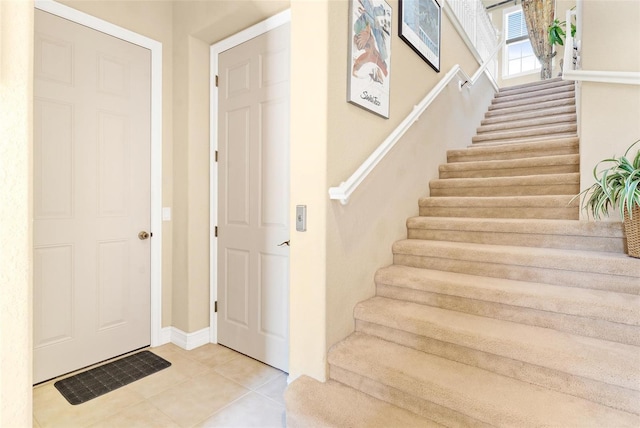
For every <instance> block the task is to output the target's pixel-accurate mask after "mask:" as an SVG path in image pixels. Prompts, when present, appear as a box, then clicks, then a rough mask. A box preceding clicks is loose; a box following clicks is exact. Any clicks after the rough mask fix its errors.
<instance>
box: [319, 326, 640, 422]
mask: <svg viewBox="0 0 640 428" xmlns="http://www.w3.org/2000/svg"><path fill="white" fill-rule="evenodd" d="M329 364H330V373H331V377H332V378H333V379H335V380H338V381H344V382H345V383H347V384H349V385H350V386H352V387H355V388H363V387H365V386H368V387H369V388H368V389H369V390H370V391H371V393H372V394H373V395H375V394H377V395H379V396H384V397H385V398H387V399H388V400H389V401H392V402H407V403H412V404H413V406H415V407H419V406H420V404H421V402H431V403H434V404H436V405H439V406H442V407H443V408H446V409H450V410H452V411H454V412H457V413H459V414H461V415H466V416H467V417H469V418H471V419H473V420H475V421H479V422H483V423H485V424H490V425H492V426H505V427H516V426H517V427H533V426H576V427H577V426H580V427H602V426H616V427H627V426H630V427H637V426H638V423H640V418H639V417H638V416H637V415H633V414H630V413H627V412H623V411H619V410H615V409H612V408H610V407H606V406H602V405H598V404H596V403H594V402H591V401H587V400H584V399H580V398H577V397H574V396H570V395H567V394H562V393H559V392H555V391H550V390H547V389H544V388H541V387H538V386H535V385H531V384H529V383H526V382H522V381H518V380H516V379H512V378H509V377H506V376H502V375H498V374H495V373H491V372H488V371H486V370H482V369H478V368H476V367H472V366H469V365H466V364H460V363H457V362H454V361H451V360H447V359H444V358H440V357H436V356H433V355H429V354H426V353H424V352H421V351H417V350H415V349H411V348H407V347H405V346H400V345H397V344H395V343H391V342H388V341H385V340H381V339H378V338H375V337H372V336H369V335H365V334H361V333H354V334H352V335H351V336H349V337H348V338H346V339H345V340H344V341H342V342H340V343H338V344H337V345H335V346H334V347H333V348H332V349H331V350H330V352H329Z"/></svg>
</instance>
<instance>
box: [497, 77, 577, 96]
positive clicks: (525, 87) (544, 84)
mask: <svg viewBox="0 0 640 428" xmlns="http://www.w3.org/2000/svg"><path fill="white" fill-rule="evenodd" d="M565 85H571V86H575V83H574V82H570V81H567V80H562V79H560V78H555V79H549V80H539V81H536V82H532V83H523V84H521V85H513V86H507V87H504V88H500V91H499V92H498V94H502V95H505V94H516V93H523V92H532V91H537V90H540V89H545V88H553V87H558V86H565Z"/></svg>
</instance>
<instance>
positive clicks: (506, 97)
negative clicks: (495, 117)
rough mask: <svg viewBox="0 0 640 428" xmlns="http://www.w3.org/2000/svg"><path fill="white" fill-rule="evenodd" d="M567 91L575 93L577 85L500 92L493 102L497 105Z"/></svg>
mask: <svg viewBox="0 0 640 428" xmlns="http://www.w3.org/2000/svg"><path fill="white" fill-rule="evenodd" d="M566 92H573V93H574V94H575V87H574V86H573V85H565V86H557V87H553V88H544V89H542V88H541V89H538V90H537V91H534V92H523V93H519V94H507V93H498V94H497V95H496V96H495V98H494V99H493V100H492V101H491V104H494V105H497V104H501V103H505V102H511V101H520V100H530V99H532V98H539V97H546V96H549V95H556V94H563V93H566Z"/></svg>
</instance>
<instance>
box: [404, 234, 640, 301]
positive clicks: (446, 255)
mask: <svg viewBox="0 0 640 428" xmlns="http://www.w3.org/2000/svg"><path fill="white" fill-rule="evenodd" d="M393 254H394V258H393V260H394V263H395V264H400V265H405V266H412V267H418V268H424V269H436V270H446V271H450V272H461V273H469V274H472V275H486V276H491V277H497V278H507V279H515V280H521V281H530V282H542V283H546V284H555V285H564V286H567V287H578V288H592V289H600V290H605V291H615V292H620V293H628V294H636V295H637V294H640V281H638V265H637V261H636V260H634V259H632V258H631V257H627V256H626V255H624V254H617V253H605V252H596V251H576V250H560V249H554V248H535V247H516V246H508V245H483V244H472V243H458V242H446V241H423V240H419V239H407V240H402V241H397V242H395V243H394V244H393Z"/></svg>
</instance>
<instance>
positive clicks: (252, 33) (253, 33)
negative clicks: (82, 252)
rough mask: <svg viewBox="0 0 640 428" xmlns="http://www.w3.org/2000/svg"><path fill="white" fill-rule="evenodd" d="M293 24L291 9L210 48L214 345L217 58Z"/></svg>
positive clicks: (212, 323)
mask: <svg viewBox="0 0 640 428" xmlns="http://www.w3.org/2000/svg"><path fill="white" fill-rule="evenodd" d="M288 22H291V10H290V9H287V10H285V11H282V12H280V13H278V14H276V15H274V16H272V17H270V18H267V19H266V20H264V21H262V22H259V23H257V24H255V25H253V26H251V27H249V28H247V29H245V30H242V31H240V32H239V33H236V34H234V35H233V36H230V37H228V38H226V39H224V40H221V41H219V42H217V43H215V44H213V45H211V47H210V50H209V52H210V57H211V58H210V61H211V63H210V74H211V75H210V76H209V77H210V83H209V87H210V96H209V97H210V108H209V112H210V117H209V124H210V125H209V129H210V133H211V134H210V156H211V159H210V161H209V165H210V172H209V181H210V187H209V192H210V198H209V201H210V207H209V212H210V215H209V217H210V221H211V223H210V230H211V236H210V239H209V257H210V259H209V266H210V267H209V300H210V302H209V335H210V341H211V343H218V314H217V312H215V302H216V300H218V242H217V239H216V236H215V233H214V230H215V227H216V225H217V224H218V164H217V163H216V152H217V150H218V88H217V86H216V76H217V75H218V55H219V54H221V53H222V52H224V51H226V50H229V49H231V48H233V47H235V46H238V45H241V44H242V43H244V42H246V41H248V40H251V39H253V38H255V37H258V36H261V35H262V34H265V33H267V32H269V31H271V30H273V29H274V28H277V27H280V26H281V25H284V24H287V23H288Z"/></svg>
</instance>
